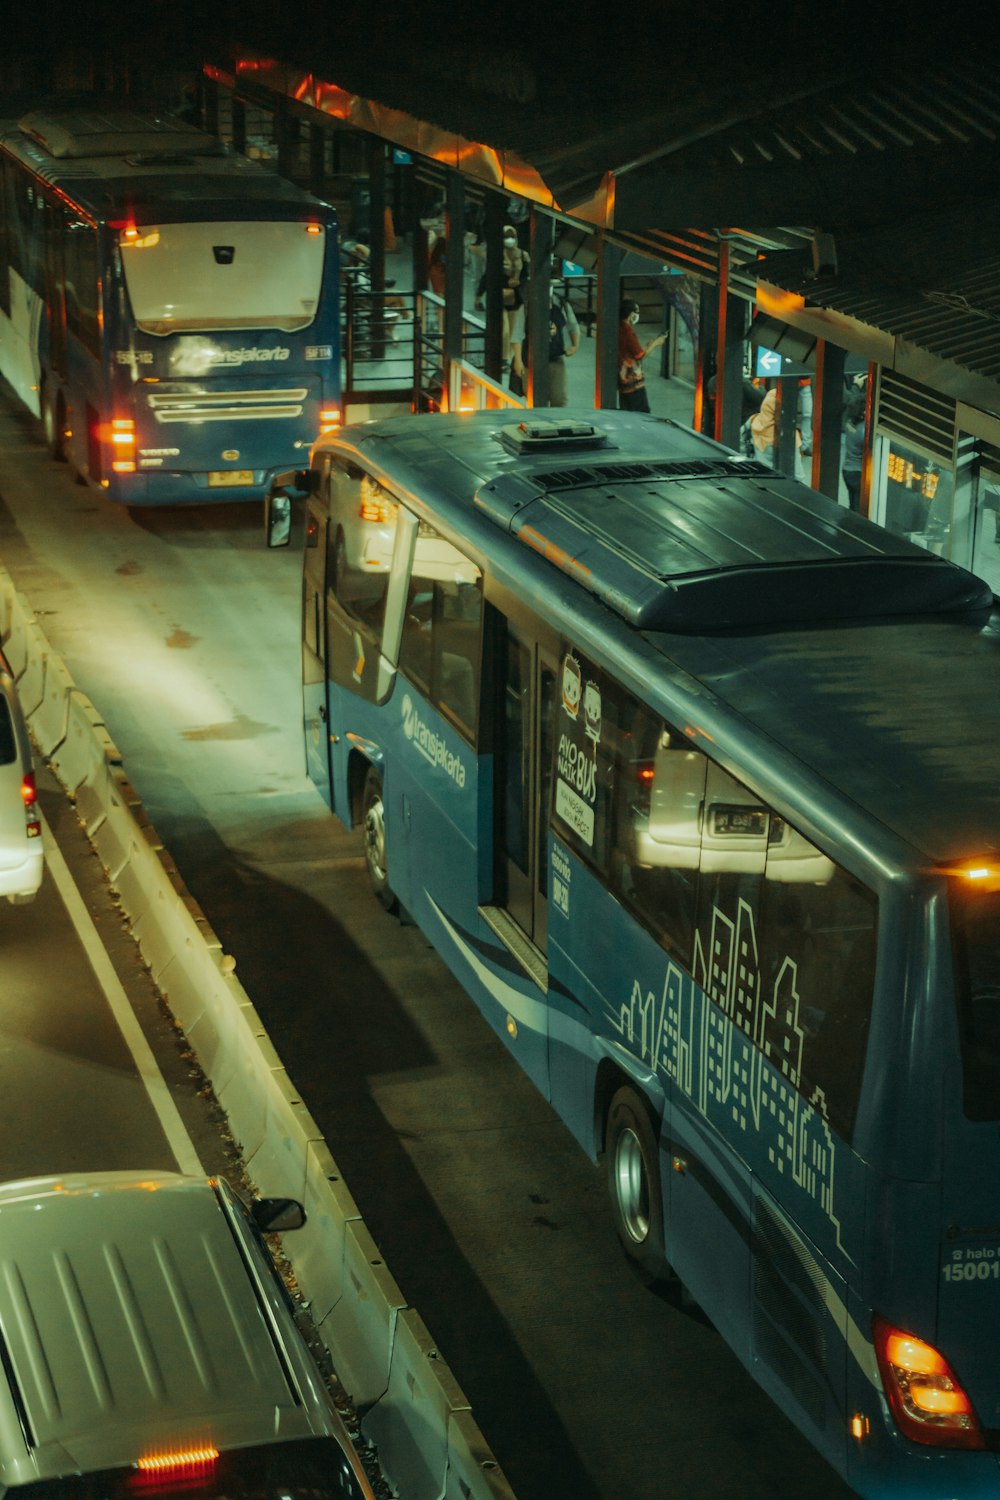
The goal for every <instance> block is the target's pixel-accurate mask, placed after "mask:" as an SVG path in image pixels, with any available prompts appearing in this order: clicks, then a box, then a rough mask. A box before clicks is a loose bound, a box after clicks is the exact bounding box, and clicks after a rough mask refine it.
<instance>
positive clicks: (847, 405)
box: [841, 386, 865, 511]
mask: <svg viewBox="0 0 1000 1500" xmlns="http://www.w3.org/2000/svg"><path fill="white" fill-rule="evenodd" d="M864 448H865V393H864V391H863V390H860V389H858V387H857V386H855V388H854V389H853V390H851V391H849V392H848V394H847V397H846V398H845V400H844V458H843V464H842V466H841V473H842V474H843V476H844V484H845V485H846V486H847V503H848V505H849V506H850V508H851V510H857V511H860V509H861V463H862V456H863V454H864Z"/></svg>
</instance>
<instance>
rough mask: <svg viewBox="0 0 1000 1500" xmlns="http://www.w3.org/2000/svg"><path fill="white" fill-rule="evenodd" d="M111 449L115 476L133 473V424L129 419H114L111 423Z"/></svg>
mask: <svg viewBox="0 0 1000 1500" xmlns="http://www.w3.org/2000/svg"><path fill="white" fill-rule="evenodd" d="M111 448H112V452H113V453H114V455H115V456H114V458H113V459H112V460H111V468H112V470H113V472H114V473H115V474H134V473H135V423H134V422H133V421H132V419H131V417H114V418H112V421H111Z"/></svg>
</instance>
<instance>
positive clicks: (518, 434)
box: [498, 417, 611, 455]
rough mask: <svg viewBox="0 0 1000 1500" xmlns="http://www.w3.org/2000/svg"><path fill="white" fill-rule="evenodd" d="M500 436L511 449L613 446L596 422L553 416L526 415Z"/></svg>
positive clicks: (519, 451) (536, 450)
mask: <svg viewBox="0 0 1000 1500" xmlns="http://www.w3.org/2000/svg"><path fill="white" fill-rule="evenodd" d="M498 437H499V439H500V442H501V443H502V444H503V446H504V447H505V448H506V449H507V452H508V453H514V454H517V455H521V454H528V453H550V452H568V451H571V450H576V451H579V450H581V449H586V448H609V447H610V446H611V442H610V439H609V438H608V435H607V433H606V432H604V431H603V429H602V428H600V427H595V426H594V423H593V422H574V421H570V420H569V419H568V418H567V419H566V420H565V421H559V420H552V419H551V418H542V417H539V418H536V419H532V418H530V417H529V418H526V419H525V420H524V421H523V422H512V423H510V424H509V425H508V426H506V427H501V428H500V431H499V433H498Z"/></svg>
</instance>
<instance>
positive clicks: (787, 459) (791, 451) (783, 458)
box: [774, 375, 799, 477]
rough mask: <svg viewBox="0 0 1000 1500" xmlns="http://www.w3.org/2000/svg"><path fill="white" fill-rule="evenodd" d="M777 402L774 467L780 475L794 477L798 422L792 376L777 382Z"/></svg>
mask: <svg viewBox="0 0 1000 1500" xmlns="http://www.w3.org/2000/svg"><path fill="white" fill-rule="evenodd" d="M777 390H778V402H777V405H776V407H775V410H774V431H775V437H776V438H777V443H776V451H775V455H774V467H775V468H776V469H778V470H780V472H781V473H782V474H790V475H792V476H793V477H794V475H795V455H796V452H797V449H798V445H797V444H796V441H795V435H796V430H797V428H798V422H799V385H798V381H797V380H796V379H795V378H794V376H791V375H789V376H786V377H785V378H784V379H783V380H779V381H778V382H777Z"/></svg>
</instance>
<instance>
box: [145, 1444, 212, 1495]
mask: <svg viewBox="0 0 1000 1500" xmlns="http://www.w3.org/2000/svg"><path fill="white" fill-rule="evenodd" d="M218 1457H219V1450H218V1448H216V1447H214V1446H213V1445H212V1444H211V1443H205V1444H202V1445H201V1446H200V1447H193V1448H172V1449H162V1450H160V1451H158V1452H155V1453H144V1454H143V1456H142V1458H138V1459H136V1463H135V1467H136V1471H137V1472H136V1478H137V1479H138V1480H139V1482H140V1483H141V1484H142V1485H143V1487H144V1488H145V1487H146V1486H148V1485H154V1484H171V1485H176V1484H177V1483H178V1482H182V1483H185V1484H193V1483H197V1482H198V1480H205V1479H207V1478H208V1477H209V1475H210V1474H211V1473H212V1471H213V1470H214V1467H215V1463H216V1460H217V1459H218Z"/></svg>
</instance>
